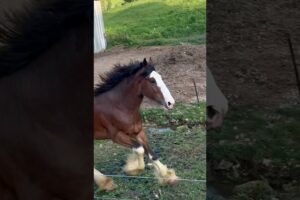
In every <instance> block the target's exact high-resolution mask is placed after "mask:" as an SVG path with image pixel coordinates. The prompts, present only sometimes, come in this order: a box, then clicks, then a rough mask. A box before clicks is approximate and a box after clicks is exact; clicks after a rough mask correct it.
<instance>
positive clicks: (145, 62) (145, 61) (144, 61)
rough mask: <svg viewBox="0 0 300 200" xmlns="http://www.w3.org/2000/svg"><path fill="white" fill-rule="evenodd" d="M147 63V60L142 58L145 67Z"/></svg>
mask: <svg viewBox="0 0 300 200" xmlns="http://www.w3.org/2000/svg"><path fill="white" fill-rule="evenodd" d="M147 65H148V62H147V60H146V58H144V60H143V66H144V67H145V66H147Z"/></svg>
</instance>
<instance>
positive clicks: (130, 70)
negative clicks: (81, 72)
mask: <svg viewBox="0 0 300 200" xmlns="http://www.w3.org/2000/svg"><path fill="white" fill-rule="evenodd" d="M144 66H145V65H143V63H140V62H138V61H136V62H131V63H130V64H129V65H120V64H119V65H115V67H114V69H113V70H112V71H111V72H109V73H107V74H105V76H99V77H100V78H101V79H102V81H103V83H100V84H97V85H96V88H95V91H94V95H95V96H98V95H100V94H103V93H105V92H107V91H109V90H111V89H112V88H114V87H115V86H116V85H118V84H119V83H120V82H122V81H123V80H124V79H125V78H127V77H130V76H132V75H134V74H136V73H137V72H138V71H140V70H141V69H142V68H143V67H144ZM154 70H155V68H154V66H153V65H148V66H147V67H146V69H145V71H144V72H143V75H144V76H147V75H149V74H150V73H151V72H152V71H154Z"/></svg>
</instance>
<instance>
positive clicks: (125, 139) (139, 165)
mask: <svg viewBox="0 0 300 200" xmlns="http://www.w3.org/2000/svg"><path fill="white" fill-rule="evenodd" d="M112 140H113V141H114V142H115V143H118V144H121V145H123V146H126V147H131V148H132V151H133V153H132V154H130V155H129V156H128V158H127V160H126V165H125V166H124V167H123V170H124V171H125V173H126V174H128V175H132V176H133V175H137V174H139V173H140V172H141V171H143V170H144V169H145V162H144V152H145V151H144V148H143V145H142V144H140V143H139V142H138V141H136V140H135V139H134V138H132V137H130V136H129V135H127V134H125V133H123V132H119V133H117V134H115V135H114V136H113V138H112Z"/></svg>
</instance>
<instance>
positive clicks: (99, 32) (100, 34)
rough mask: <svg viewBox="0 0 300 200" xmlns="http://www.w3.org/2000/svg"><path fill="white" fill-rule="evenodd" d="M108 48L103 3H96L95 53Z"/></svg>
mask: <svg viewBox="0 0 300 200" xmlns="http://www.w3.org/2000/svg"><path fill="white" fill-rule="evenodd" d="M105 48H106V40H105V29H104V21H103V16H102V9H101V2H100V1H94V53H98V52H100V51H102V50H104V49H105Z"/></svg>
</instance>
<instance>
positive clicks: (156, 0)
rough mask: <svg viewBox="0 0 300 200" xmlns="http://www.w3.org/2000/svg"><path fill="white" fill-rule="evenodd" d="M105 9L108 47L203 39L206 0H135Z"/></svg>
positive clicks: (196, 42)
mask: <svg viewBox="0 0 300 200" xmlns="http://www.w3.org/2000/svg"><path fill="white" fill-rule="evenodd" d="M114 2H115V4H114V5H115V6H114V8H112V9H110V10H106V11H104V12H103V14H104V23H105V30H106V35H107V36H108V46H109V47H111V46H115V45H124V46H148V45H165V44H180V43H193V44H199V43H203V42H204V33H205V15H206V10H205V9H206V1H205V0H189V1H185V0H164V1H162V0H138V1H134V2H132V3H127V4H124V5H120V2H119V1H112V4H113V3H114Z"/></svg>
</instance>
